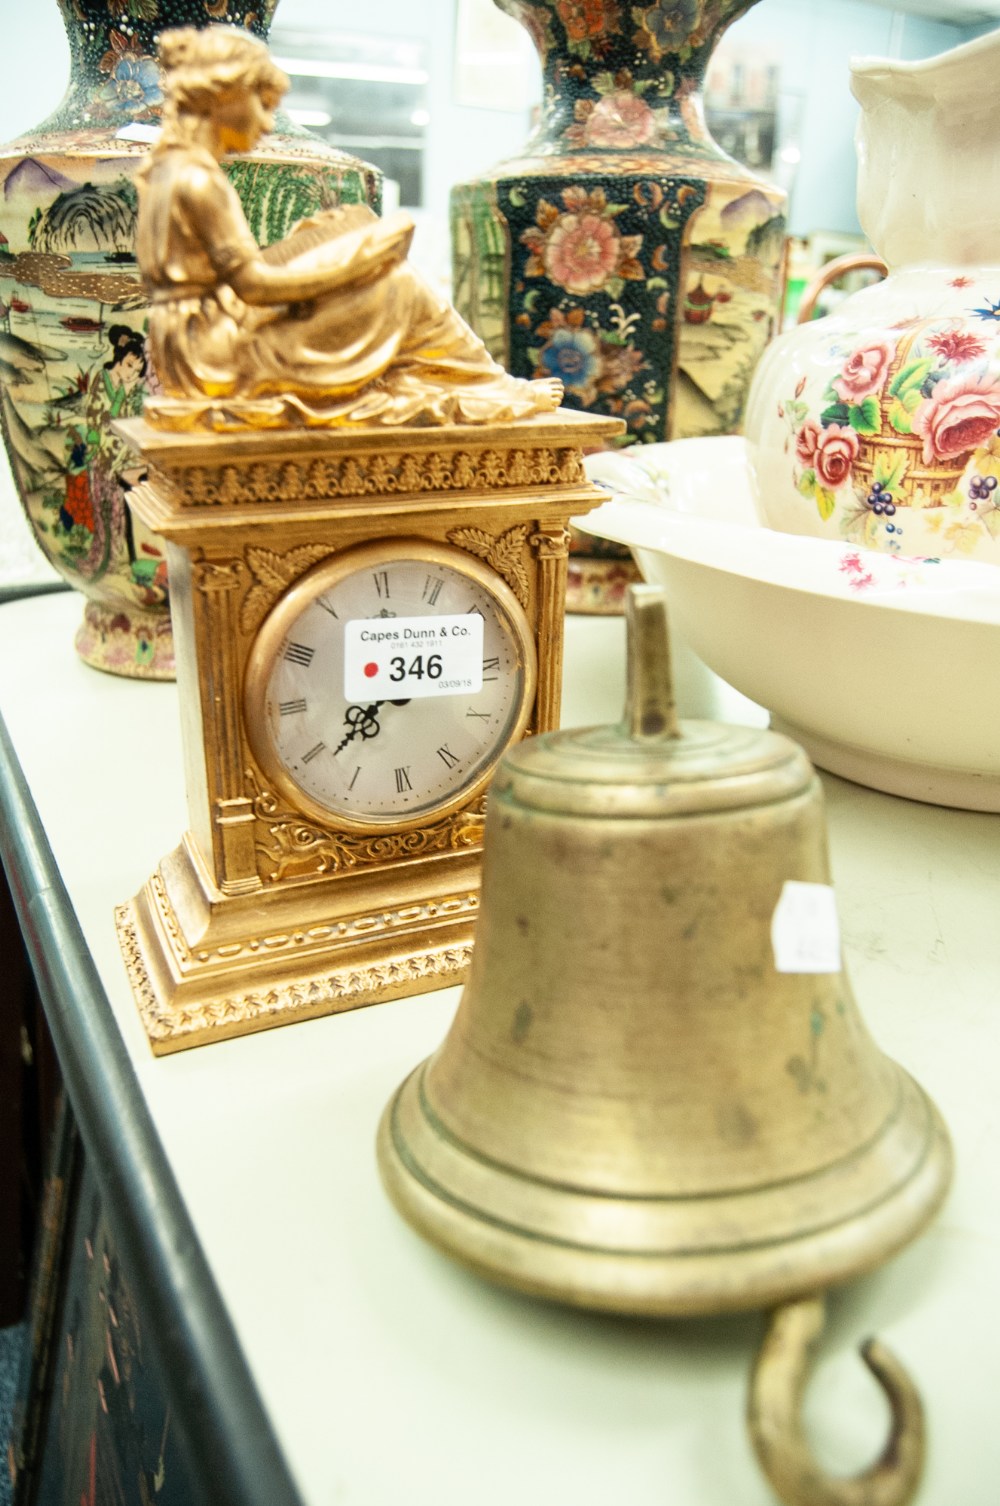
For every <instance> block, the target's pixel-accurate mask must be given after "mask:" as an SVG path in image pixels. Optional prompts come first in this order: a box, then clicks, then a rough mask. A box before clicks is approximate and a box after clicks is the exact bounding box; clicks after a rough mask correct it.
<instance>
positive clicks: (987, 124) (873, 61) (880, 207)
mask: <svg viewBox="0 0 1000 1506" xmlns="http://www.w3.org/2000/svg"><path fill="white" fill-rule="evenodd" d="M998 67H1000V28H998V29H997V30H995V31H992V32H989V33H987V35H986V36H983V37H977V38H976V39H975V40H974V41H972V42H965V43H963V45H962V46H961V47H955V48H952V49H951V50H950V51H948V52H944V53H940V54H939V55H938V56H937V57H932V58H926V59H923V60H921V61H918V62H901V61H897V60H895V59H890V58H874V57H871V58H869V57H861V58H855V59H854V60H853V61H852V63H851V87H852V90H853V93H854V96H855V98H856V99H857V100H858V102H859V103H860V105H861V110H862V113H861V117H860V119H859V122H858V129H857V148H858V217H859V219H860V221H861V225H862V228H863V229H864V231H865V233H866V235H867V236H868V238H869V240H870V241H871V243H872V245H873V246H874V248H875V250H876V251H877V252H878V253H879V255H880V256H882V257H884V259H885V260H886V261H887V262H888V264H889V266H890V267H904V266H933V265H939V266H940V265H949V266H983V265H997V264H1000V111H998V110H997V105H996V85H995V81H996V75H997V69H998Z"/></svg>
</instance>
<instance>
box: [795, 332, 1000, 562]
mask: <svg viewBox="0 0 1000 1506" xmlns="http://www.w3.org/2000/svg"><path fill="white" fill-rule="evenodd" d="M998 306H1000V305H998ZM970 312H972V313H980V314H981V311H979V310H973V311H970ZM997 354H998V353H997V352H995V351H992V350H991V346H990V342H989V340H987V339H985V338H984V337H982V336H981V335H980V334H979V333H978V332H977V331H976V329H975V327H974V326H973V327H972V328H971V329H970V328H967V327H966V326H965V322H964V321H963V320H962V319H960V318H938V319H921V320H907V321H904V322H902V323H901V324H899V325H897V326H896V327H895V328H894V329H891V330H882V331H880V332H877V333H876V332H872V333H870V334H864V333H862V334H859V335H857V336H855V337H854V339H853V340H852V341H851V342H850V343H847V344H843V343H840V344H837V345H834V346H831V347H829V348H828V349H827V350H826V352H825V354H824V355H823V357H822V363H821V364H822V366H823V369H824V370H825V371H829V370H830V369H831V368H832V369H834V371H835V375H833V376H832V377H831V378H830V379H829V380H828V381H827V382H826V384H825V386H821V385H820V383H818V382H814V383H813V384H812V385H811V386H810V382H809V378H808V377H807V376H802V377H801V378H800V379H799V382H798V384H797V386H796V388H795V390H794V393H793V394H792V395H791V396H790V397H788V398H785V399H784V400H783V401H781V402H780V403H779V406H778V415H779V418H781V419H782V420H783V421H784V423H785V424H786V425H787V429H788V435H789V442H788V444H787V446H786V448H787V451H788V454H789V456H790V458H791V463H792V477H793V482H794V485H795V487H796V488H797V490H798V492H799V493H800V494H801V495H802V496H803V497H805V498H807V499H809V500H810V501H811V502H812V503H813V504H814V505H815V507H816V509H817V511H818V513H819V516H820V518H821V519H822V520H823V521H824V522H825V521H827V520H829V519H831V518H833V517H834V515H835V514H836V517H837V521H838V523H839V526H840V530H841V532H842V533H843V535H844V536H845V537H847V538H849V539H851V540H853V541H855V542H858V543H863V544H866V545H868V546H870V547H876V548H883V549H886V548H888V549H889V550H890V551H892V552H897V553H898V552H899V551H900V550H901V549H902V550H903V551H904V552H905V550H906V547H907V546H906V544H905V538H906V519H907V513H908V510H910V509H915V510H916V509H919V510H920V511H921V512H922V513H923V514H924V522H925V523H926V527H927V529H929V530H930V531H931V532H932V533H934V532H939V533H940V534H941V538H942V543H943V544H944V545H945V546H946V547H947V548H948V549H959V550H964V551H971V550H973V549H974V548H975V545H976V540H977V538H978V537H981V534H982V530H983V529H984V528H985V529H986V531H987V532H988V533H989V534H990V535H991V536H992V537H996V536H998V535H1000V508H998V505H997V500H996V493H997V490H998V481H1000V367H998V364H997V360H996V356H997ZM807 389H808V390H807Z"/></svg>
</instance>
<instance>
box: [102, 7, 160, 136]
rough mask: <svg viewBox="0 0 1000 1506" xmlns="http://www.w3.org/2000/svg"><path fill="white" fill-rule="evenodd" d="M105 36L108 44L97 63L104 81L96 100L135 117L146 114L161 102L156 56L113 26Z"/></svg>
mask: <svg viewBox="0 0 1000 1506" xmlns="http://www.w3.org/2000/svg"><path fill="white" fill-rule="evenodd" d="M108 40H109V41H110V43H111V45H110V47H109V48H108V50H107V52H106V53H105V54H104V56H103V57H102V58H101V59H100V61H99V63H98V65H97V66H98V68H99V70H100V72H101V73H103V74H105V75H106V76H107V79H108V82H107V83H106V84H105V86H104V88H103V89H102V90H101V92H100V94H99V95H98V100H99V101H100V102H101V103H103V104H106V105H107V106H108V107H109V108H110V109H111V110H112V111H114V110H120V111H122V112H124V113H127V114H128V115H129V117H130V118H132V119H135V120H142V119H144V118H148V117H150V116H151V115H153V114H154V113H155V111H156V108H157V106H159V105H161V104H162V103H163V92H162V90H161V89H160V70H159V67H158V66H157V62H156V59H155V58H154V57H151V56H150V55H149V54H144V53H142V52H140V51H139V50H138V48H137V47H136V45H135V42H134V40H133V39H131V38H129V37H127V36H126V35H125V34H124V32H121V31H118V30H117V29H116V28H115V27H112V29H111V33H110V36H109V39H108Z"/></svg>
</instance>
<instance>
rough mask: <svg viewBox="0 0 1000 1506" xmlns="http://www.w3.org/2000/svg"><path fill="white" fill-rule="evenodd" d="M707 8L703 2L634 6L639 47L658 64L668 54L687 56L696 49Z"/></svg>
mask: <svg viewBox="0 0 1000 1506" xmlns="http://www.w3.org/2000/svg"><path fill="white" fill-rule="evenodd" d="M703 9H704V6H703V0H657V3H656V4H655V5H643V6H633V7H632V20H633V21H634V22H635V25H636V32H635V36H634V38H633V40H634V42H635V45H636V46H637V47H639V48H641V49H642V50H643V51H644V52H648V53H649V54H650V56H651V57H652V58H653V60H654V61H655V62H659V61H660V59H661V58H662V57H665V56H667V55H668V54H672V55H674V56H679V57H683V56H685V55H686V54H687V53H689V52H690V51H691V50H692V47H693V44H694V40H695V35H696V33H697V32H698V28H699V27H700V25H701V21H702V11H703Z"/></svg>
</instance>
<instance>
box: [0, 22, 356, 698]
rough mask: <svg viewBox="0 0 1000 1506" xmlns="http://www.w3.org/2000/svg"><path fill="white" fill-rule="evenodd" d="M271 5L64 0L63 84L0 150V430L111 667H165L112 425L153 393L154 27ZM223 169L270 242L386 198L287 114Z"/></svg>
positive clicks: (161, 589) (97, 654) (86, 624)
mask: <svg viewBox="0 0 1000 1506" xmlns="http://www.w3.org/2000/svg"><path fill="white" fill-rule="evenodd" d="M275 3H276V0H263V3H261V4H258V5H254V4H253V3H252V0H246V3H245V4H244V3H243V0H236V3H230V4H229V5H228V6H227V5H221V6H220V5H219V4H216V3H215V0H141V4H130V5H122V4H120V3H118V0H59V6H60V10H61V12H62V15H63V18H64V21H65V23H66V30H67V34H68V37H69V44H70V59H71V78H70V84H69V89H68V92H67V94H66V96H65V98H64V100H63V102H62V104H61V105H60V106H59V108H58V109H57V111H56V112H55V114H54V115H52V116H51V117H50V118H49V119H48V120H46V121H45V122H43V124H41V125H39V126H36V127H35V128H34V129H32V130H30V131H28V132H26V133H25V134H24V135H22V136H20V137H18V138H17V140H16V141H13V142H11V143H10V144H9V145H8V146H6V147H3V148H0V355H2V360H0V413H2V421H3V434H4V440H5V442H6V446H7V453H8V456H9V458H10V463H11V468H12V471H13V474H14V479H15V482H16V485H17V489H18V492H19V495H20V498H21V501H22V503H23V506H24V510H25V512H26V514H27V517H28V521H29V523H30V525H31V528H32V531H33V532H34V535H35V537H36V539H37V541H38V543H39V544H40V546H41V548H42V550H43V552H44V553H45V554H46V556H47V557H48V559H49V560H50V561H51V563H52V564H53V565H54V566H55V568H56V569H57V570H58V571H59V572H60V573H61V574H62V575H63V576H64V577H65V578H66V579H67V580H68V581H69V582H70V583H71V584H72V585H74V586H75V587H77V588H78V589H79V590H81V591H82V592H83V593H84V595H85V597H86V602H85V608H84V616H83V622H82V623H81V625H80V629H79V631H78V633H77V637H76V645H77V650H78V652H79V653H80V654H81V656H82V657H83V658H84V659H85V660H86V661H87V662H88V663H90V664H93V665H95V666H96V667H98V668H100V669H105V670H109V671H111V672H113V673H116V674H123V675H130V676H133V677H138V678H150V679H166V678H170V677H171V676H172V674H173V644H172V640H171V634H170V614H169V605H168V583H167V573H166V562H165V560H164V557H163V553H162V549H161V546H160V545H159V543H158V542H157V541H156V540H155V539H154V538H153V537H152V536H150V535H149V534H147V533H146V531H145V530H144V529H143V527H142V525H141V524H140V523H138V521H136V520H134V519H133V518H132V515H131V513H130V510H129V508H128V505H127V501H126V498H127V495H128V489H129V485H130V483H131V481H132V480H134V479H135V470H134V465H135V462H134V458H133V457H131V455H130V454H128V453H126V451H125V450H124V448H123V446H122V445H121V443H120V441H118V440H117V439H116V438H115V436H114V434H113V432H112V429H111V424H112V423H113V422H114V421H115V420H116V419H119V418H127V417H130V416H134V415H137V414H138V413H140V412H141V410H142V407H143V403H144V401H145V399H146V397H147V395H149V394H150V393H151V392H154V391H155V390H156V379H155V374H154V372H153V371H152V369H151V364H150V361H149V353H148V342H147V323H148V319H147V315H148V301H147V297H146V294H145V292H144V291H143V288H142V284H141V282H140V279H139V274H138V269H137V266H136V261H135V228H136V189H135V182H134V179H135V174H136V171H137V169H138V168H139V167H140V166H141V164H142V163H143V162H144V161H145V159H146V157H147V155H148V152H149V144H150V141H151V140H153V139H154V138H155V136H156V134H157V132H158V129H159V125H160V111H161V104H162V94H161V91H160V77H159V69H158V65H157V62H156V59H155V55H154V54H155V50H156V42H155V39H156V37H157V35H158V34H159V33H160V32H161V31H163V30H165V29H167V28H169V27H173V26H181V25H194V26H199V27H203V26H206V25H209V24H212V23H213V21H214V19H215V18H219V17H222V18H223V19H224V20H225V21H226V22H227V23H233V24H235V25H238V26H243V27H245V28H246V29H247V30H249V31H250V32H252V33H254V34H255V35H257V36H259V37H264V36H266V32H267V28H268V25H269V24H270V20H271V16H272V14H273V12H274V9H275ZM11 45H12V47H16V45H17V43H16V39H13V40H12V44H11ZM226 171H227V174H228V176H229V178H230V181H231V182H232V183H233V185H234V187H235V188H236V191H237V193H238V194H239V197H240V200H241V202H242V204H243V208H244V212H245V214H246V217H247V220H248V222H249V224H250V226H251V229H252V231H253V234H254V236H255V237H256V239H257V240H258V242H259V243H260V244H262V245H264V244H269V243H270V242H272V241H274V240H278V239H280V238H282V237H283V236H284V235H285V234H287V232H288V230H289V229H290V227H291V225H292V224H293V223H294V222H295V221H297V220H298V219H300V218H302V217H303V216H306V215H309V214H312V213H314V212H315V211H317V210H319V209H322V208H324V207H327V206H329V205H332V204H337V203H358V202H360V203H368V204H371V205H373V206H377V204H378V202H379V194H380V178H379V175H378V173H377V172H376V170H375V169H374V168H371V167H369V166H368V165H367V164H365V163H362V162H359V161H358V160H357V159H355V158H353V157H350V156H348V155H346V154H345V153H343V152H338V151H336V150H334V149H333V148H332V147H329V146H327V145H326V144H325V143H324V142H322V141H320V140H318V139H317V138H315V137H313V136H311V135H310V134H309V133H307V132H302V131H299V130H297V129H296V128H295V127H294V126H293V125H292V124H291V122H289V121H287V120H283V121H282V122H281V125H280V128H279V132H278V133H276V134H275V135H272V136H270V137H268V138H267V139H266V140H265V141H263V142H261V144H260V146H259V147H258V148H257V149H256V151H255V152H254V153H253V154H252V156H244V157H241V158H239V159H235V158H234V159H232V160H230V161H229V162H227V164H226Z"/></svg>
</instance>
